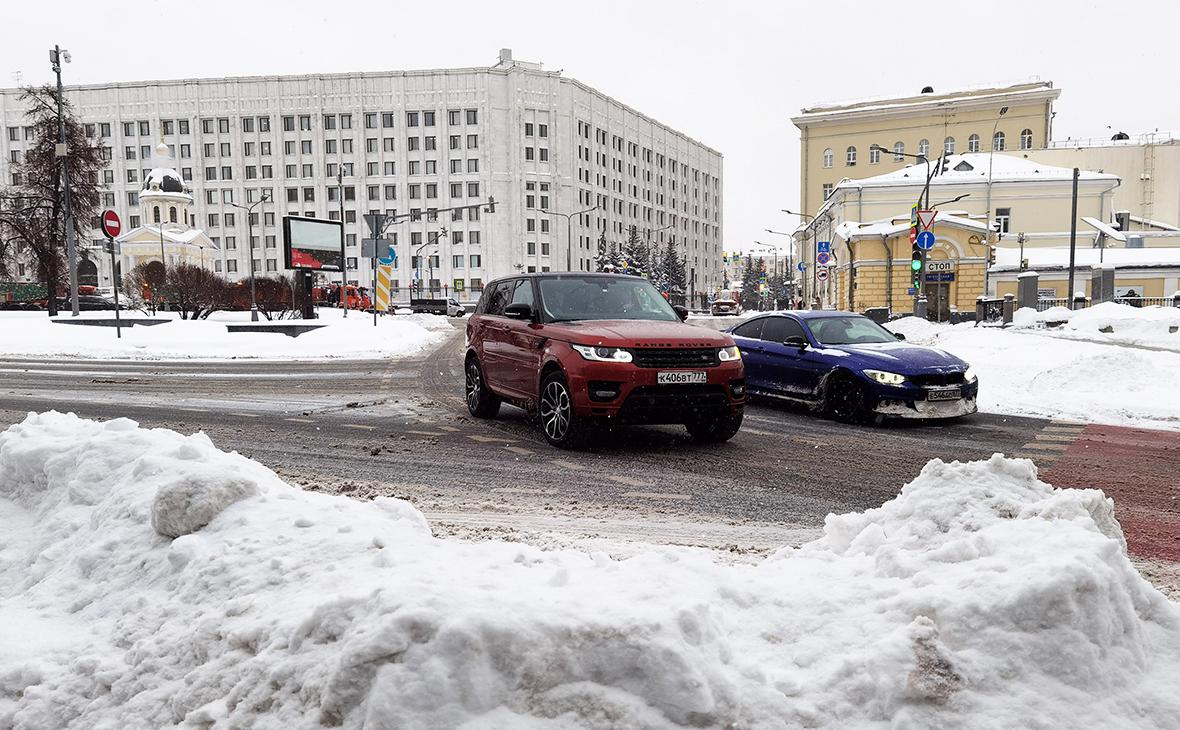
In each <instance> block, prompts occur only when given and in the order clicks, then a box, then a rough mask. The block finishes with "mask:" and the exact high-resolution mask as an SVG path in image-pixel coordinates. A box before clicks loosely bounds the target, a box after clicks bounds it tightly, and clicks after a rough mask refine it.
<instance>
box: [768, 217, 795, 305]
mask: <svg viewBox="0 0 1180 730" xmlns="http://www.w3.org/2000/svg"><path fill="white" fill-rule="evenodd" d="M766 232H767V233H770V234H773V235H775V236H786V237H787V238H790V239H792V241H791V242H792V244H793V243H794V237H793V236H792V235H791V234H790V233H785V232H783V231H772V230H771V229H769V228H767V229H766ZM786 263H787V265H786V267H785V269H784V271H783V274H782V276H783V278H785V279H787V282H788V283H787V289H788V290H789V291H791V292H792V295H793V292H794V289H795V256H794V247H793V246H792V245H791V244H788V245H787V262H786Z"/></svg>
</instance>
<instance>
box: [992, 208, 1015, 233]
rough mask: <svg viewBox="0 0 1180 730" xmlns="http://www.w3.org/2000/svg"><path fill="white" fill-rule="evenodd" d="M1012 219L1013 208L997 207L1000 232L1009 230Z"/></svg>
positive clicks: (997, 221)
mask: <svg viewBox="0 0 1180 730" xmlns="http://www.w3.org/2000/svg"><path fill="white" fill-rule="evenodd" d="M1011 220H1012V209H1011V208H996V223H997V224H999V231H1000V233H1007V232H1008V223H1009V221H1011Z"/></svg>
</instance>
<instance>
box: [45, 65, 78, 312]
mask: <svg viewBox="0 0 1180 730" xmlns="http://www.w3.org/2000/svg"><path fill="white" fill-rule="evenodd" d="M49 61H50V63H51V64H52V67H53V72H54V73H55V74H57V135H58V140H57V147H56V149H55V150H54V154H55V156H56V157H57V158H58V159H59V160H61V189H62V218H63V221H62V223H63V225H62V228H63V229H64V231H65V234H66V265H67V266H68V267H69V278H70V313H71V314H72V315H73V316H75V317H77V316H78V248H77V244H76V243H75V241H74V215H73V211H72V209H71V201H70V162H69V160H70V158H69V150H68V149H67V148H66V117H65V113H64V110H63V106H64V99H65V92H64V91H63V89H62V84H61V64H62V61H65V62H66V63H69V62H70V52H69V51H66V50H62V48H61V47H60V46H54V47H53V49H52V50H51V51H49ZM49 288H50V289H51V291H50V292H49V297H50V299H51V300H53V299H56V298H57V282H56V281H53V282H50V283H49ZM50 309H53V307H52V306H51V307H50Z"/></svg>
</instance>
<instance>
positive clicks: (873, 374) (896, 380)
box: [863, 370, 905, 385]
mask: <svg viewBox="0 0 1180 730" xmlns="http://www.w3.org/2000/svg"><path fill="white" fill-rule="evenodd" d="M863 372H864V374H865V377H867V378H870V379H871V380H875V381H877V382H878V383H880V384H881V385H901V384H903V383H905V376H904V375H898V374H897V373H890V372H887V371H885V370H865V371H863Z"/></svg>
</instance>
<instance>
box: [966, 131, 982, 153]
mask: <svg viewBox="0 0 1180 730" xmlns="http://www.w3.org/2000/svg"><path fill="white" fill-rule="evenodd" d="M967 151H968V152H978V151H979V135H978V134H973V135H971V136H970V137H968V138H967Z"/></svg>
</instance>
